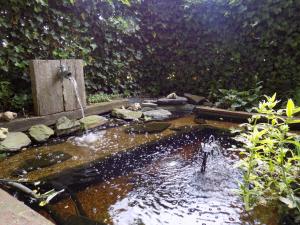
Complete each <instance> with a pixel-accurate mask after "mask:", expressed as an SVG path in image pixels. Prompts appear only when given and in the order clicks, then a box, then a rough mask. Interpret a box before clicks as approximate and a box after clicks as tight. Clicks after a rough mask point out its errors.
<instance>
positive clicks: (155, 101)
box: [143, 99, 157, 104]
mask: <svg viewBox="0 0 300 225" xmlns="http://www.w3.org/2000/svg"><path fill="white" fill-rule="evenodd" d="M143 103H154V104H156V103H157V100H154V99H145V100H144V102H143Z"/></svg>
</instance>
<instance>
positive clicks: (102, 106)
mask: <svg viewBox="0 0 300 225" xmlns="http://www.w3.org/2000/svg"><path fill="white" fill-rule="evenodd" d="M123 105H124V106H126V105H128V100H127V99H120V100H113V101H111V102H103V103H98V104H94V105H89V106H87V107H86V108H85V110H84V111H85V115H87V116H89V115H98V114H104V113H108V112H110V111H111V110H112V109H113V108H117V107H121V106H123ZM62 116H66V117H68V118H70V119H79V118H81V110H80V109H78V110H74V111H67V112H60V113H55V114H52V115H47V116H38V117H29V118H20V119H16V120H13V121H10V122H1V123H0V127H5V128H8V130H9V131H26V130H28V129H29V128H30V127H31V126H33V125H36V124H45V125H48V126H49V125H53V124H55V123H56V121H57V119H58V118H60V117H62Z"/></svg>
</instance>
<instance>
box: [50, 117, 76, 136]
mask: <svg viewBox="0 0 300 225" xmlns="http://www.w3.org/2000/svg"><path fill="white" fill-rule="evenodd" d="M55 126H56V134H57V135H58V136H59V135H65V134H71V133H73V132H75V131H78V130H79V129H80V123H79V121H75V120H70V119H69V118H67V117H66V116H63V117H61V118H59V119H58V120H57V122H56V125H55Z"/></svg>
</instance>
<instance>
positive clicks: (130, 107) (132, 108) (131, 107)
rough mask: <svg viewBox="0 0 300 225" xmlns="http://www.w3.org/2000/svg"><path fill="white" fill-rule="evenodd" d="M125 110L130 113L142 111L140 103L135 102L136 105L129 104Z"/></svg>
mask: <svg viewBox="0 0 300 225" xmlns="http://www.w3.org/2000/svg"><path fill="white" fill-rule="evenodd" d="M127 109H128V110H131V111H139V110H141V109H142V106H141V104H140V103H138V102H136V103H133V104H131V105H130V106H129V107H128V108H127Z"/></svg>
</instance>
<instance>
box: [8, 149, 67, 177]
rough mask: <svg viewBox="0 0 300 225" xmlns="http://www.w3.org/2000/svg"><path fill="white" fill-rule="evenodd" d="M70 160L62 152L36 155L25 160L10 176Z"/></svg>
mask: <svg viewBox="0 0 300 225" xmlns="http://www.w3.org/2000/svg"><path fill="white" fill-rule="evenodd" d="M70 158H72V156H71V155H70V154H68V153H65V152H62V151H57V152H51V153H44V154H38V155H37V156H35V157H34V158H30V159H27V160H25V161H24V162H23V163H22V164H21V165H20V166H19V168H18V169H17V170H16V171H14V172H13V174H12V175H22V174H23V173H24V172H26V173H28V172H31V171H34V170H37V169H40V168H45V167H49V166H52V165H54V164H57V163H61V162H64V161H66V160H68V159H70Z"/></svg>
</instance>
